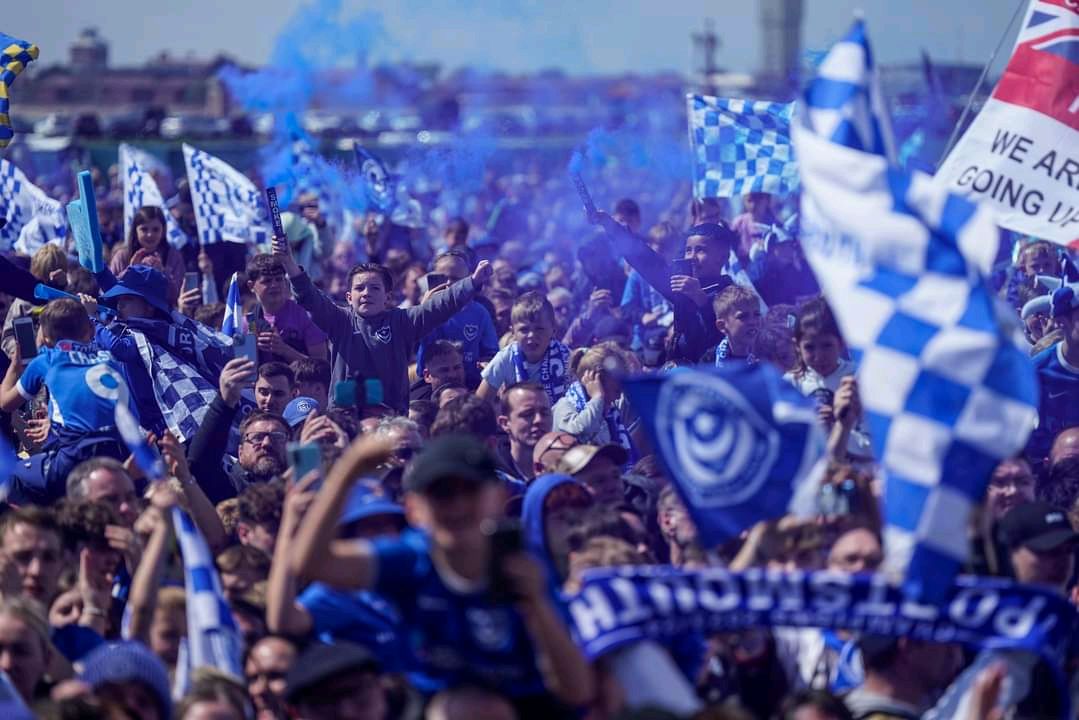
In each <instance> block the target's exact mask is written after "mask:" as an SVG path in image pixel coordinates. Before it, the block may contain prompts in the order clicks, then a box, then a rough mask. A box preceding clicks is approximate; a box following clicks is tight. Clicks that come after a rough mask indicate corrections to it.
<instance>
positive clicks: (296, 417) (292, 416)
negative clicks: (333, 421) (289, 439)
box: [281, 397, 320, 428]
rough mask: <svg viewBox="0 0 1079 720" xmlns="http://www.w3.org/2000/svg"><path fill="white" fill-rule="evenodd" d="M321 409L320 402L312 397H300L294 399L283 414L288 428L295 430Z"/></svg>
mask: <svg viewBox="0 0 1079 720" xmlns="http://www.w3.org/2000/svg"><path fill="white" fill-rule="evenodd" d="M319 409H320V408H319V406H318V400H315V399H314V398H310V397H298V398H292V400H290V401H289V404H288V405H286V406H285V411H284V412H283V413H281V414H282V416H283V417H284V418H285V422H286V423H288V426H289V427H290V428H294V427H296V426H297V425H299V424H300V423H302V422H303V421H304V420H306V419H307V416H308V415H310V414H311V413H313V412H317V411H318V410H319Z"/></svg>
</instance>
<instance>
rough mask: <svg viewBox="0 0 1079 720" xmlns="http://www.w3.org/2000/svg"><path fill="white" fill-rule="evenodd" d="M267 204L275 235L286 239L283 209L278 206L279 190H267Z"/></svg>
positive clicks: (270, 188)
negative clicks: (282, 215)
mask: <svg viewBox="0 0 1079 720" xmlns="http://www.w3.org/2000/svg"><path fill="white" fill-rule="evenodd" d="M266 204H267V205H269V206H270V223H271V224H272V225H273V234H274V236H275V237H279V238H281V239H282V240H284V239H285V226H284V225H282V224H281V207H280V206H279V205H278V204H277V190H274V189H273V188H272V187H269V188H266Z"/></svg>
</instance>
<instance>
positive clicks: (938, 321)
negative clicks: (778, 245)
mask: <svg viewBox="0 0 1079 720" xmlns="http://www.w3.org/2000/svg"><path fill="white" fill-rule="evenodd" d="M792 136H793V140H794V143H795V147H796V149H797V152H798V162H799V169H800V172H801V181H802V187H803V197H802V219H803V222H802V231H803V233H802V241H803V245H804V246H805V250H806V256H807V258H808V259H809V262H810V264H811V265H812V267H813V270H814V272H815V273H816V275H817V278H818V280H819V281H820V285H821V287H822V289H823V290H824V294H825V296H826V297H827V299H828V300H829V302H830V304H831V306H832V310H833V311H834V313H835V316H836V320H837V321H838V323H839V326H840V329H841V331H842V333H843V336H844V339H845V340H846V343H847V345H848V346H849V348H850V350H851V353H852V355H853V357H854V359H855V361H856V362H857V363H858V366H859V368H858V380H859V386H860V394H861V398H862V405H863V411H864V414H865V417H864V420H865V423H866V425H867V426H868V428H869V431H870V434H871V435H872V442H873V450H874V453H875V455H876V457H877V460H878V461H879V462H880V463H881V466H882V468H883V471H884V479H885V493H884V525H885V527H884V545H885V552H886V559H885V570H886V571H887V572H889V574H891V575H892V576H893V577H895V578H897V579H898V578H903V579H904V588H905V591H906V592H907V594H908V595H909V596H910V597H913V598H916V599H918V600H921V601H927V602H937V601H940V600H941V599H942V597H943V593H945V592H946V591H947V587H948V585H949V584H950V583H951V582H952V579H953V578H954V576H955V574H956V573H957V572H958V570H959V569H960V567H961V565H962V563H963V561H964V560H965V559H966V556H967V550H968V540H967V519H968V517H969V516H970V511H971V509H972V507H973V506H974V505H975V504H977V503H978V502H980V501H981V499H982V497H983V496H984V494H985V491H986V486H987V482H988V479H989V475H990V473H991V472H992V470H993V467H994V466H995V465H996V464H997V463H998V462H999V461H1000V460H1001V459H1002V458H1005V457H1009V456H1010V455H1012V454H1014V453H1015V452H1017V451H1018V450H1019V449H1020V448H1022V447H1023V445H1024V444H1025V442H1026V439H1027V436H1028V435H1029V434H1030V431H1031V428H1032V427H1033V425H1034V421H1035V420H1036V418H1037V381H1036V378H1035V373H1034V369H1033V366H1032V365H1031V363H1030V360H1029V358H1028V357H1027V356H1026V355H1025V354H1024V353H1022V352H1020V351H1019V350H1018V349H1017V348H1016V347H1015V346H1014V345H1013V344H1012V342H1011V341H1010V340H1009V337H1008V334H1007V333H1006V332H1005V331H1004V329H1003V328H1002V327H1001V326H1000V324H999V323H998V319H997V315H996V313H995V307H994V296H993V292H992V290H991V288H990V287H989V285H988V283H987V281H986V279H987V278H988V276H989V273H990V271H991V268H992V263H993V259H994V258H995V256H996V253H997V248H998V244H999V242H1000V235H999V232H998V229H997V227H996V225H995V223H994V219H993V216H992V214H991V212H990V211H989V209H988V208H985V207H979V206H976V205H973V204H972V203H970V202H968V201H967V200H964V199H963V198H960V197H958V196H955V195H951V194H949V193H947V192H945V191H944V190H943V189H941V188H940V187H939V186H938V185H937V184H936V183H935V182H934V181H933V179H932V178H931V177H929V176H928V175H925V174H923V173H915V174H913V175H910V174H907V173H906V172H903V171H901V170H899V169H898V168H896V167H895V165H894V160H893V158H894V152H893V151H892V147H891V133H890V129H889V123H888V116H887V113H886V112H885V111H884V104H883V101H882V99H881V95H880V90H879V87H878V85H877V80H876V73H875V68H874V65H873V60H872V55H871V53H870V48H869V43H868V40H867V38H866V32H865V27H864V24H863V23H862V22H861V21H860V20H859V21H856V22H855V23H854V25H853V27H852V28H851V30H850V32H849V33H848V34H847V35H846V37H844V38H843V39H842V40H841V41H840V42H838V43H837V44H836V45H835V46H834V47H833V48H832V50H831V51H830V52H829V53H828V55H827V57H825V59H824V61H823V62H822V63H821V65H820V67H819V69H818V75H817V77H816V78H814V79H813V80H812V81H811V82H810V83H809V84H808V86H807V88H806V91H805V95H804V105H802V106H800V108H799V113H798V117H796V118H795V120H794V123H793V126H792Z"/></svg>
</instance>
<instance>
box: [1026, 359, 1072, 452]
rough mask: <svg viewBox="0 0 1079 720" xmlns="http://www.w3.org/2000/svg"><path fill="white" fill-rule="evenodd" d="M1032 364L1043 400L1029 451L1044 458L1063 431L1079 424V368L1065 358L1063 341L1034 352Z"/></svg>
mask: <svg viewBox="0 0 1079 720" xmlns="http://www.w3.org/2000/svg"><path fill="white" fill-rule="evenodd" d="M1033 363H1034V368H1035V369H1036V370H1037V371H1038V383H1039V384H1040V385H1041V402H1040V404H1039V406H1038V407H1039V410H1038V427H1037V428H1036V429H1035V430H1034V432H1033V433H1032V434H1031V436H1030V443H1029V444H1028V445H1027V454H1028V455H1029V457H1030V458H1031V459H1033V460H1036V461H1041V460H1042V459H1043V458H1045V457H1046V456H1047V455H1048V454H1049V448H1050V447H1051V446H1052V444H1053V439H1054V438H1055V437H1056V436H1057V435H1058V434H1060V432H1061V431H1062V430H1066V429H1068V428H1070V427H1076V426H1079V367H1075V366H1073V365H1069V364H1068V362H1067V361H1066V360H1065V359H1064V349H1063V345H1062V344H1061V343H1057V344H1056V345H1054V346H1052V347H1050V348H1046V349H1045V350H1043V351H1042V352H1040V353H1038V354H1037V355H1035V356H1034V359H1033Z"/></svg>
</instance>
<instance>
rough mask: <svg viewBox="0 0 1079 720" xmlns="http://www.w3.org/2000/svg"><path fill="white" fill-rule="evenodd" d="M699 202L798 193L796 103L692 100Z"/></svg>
mask: <svg viewBox="0 0 1079 720" xmlns="http://www.w3.org/2000/svg"><path fill="white" fill-rule="evenodd" d="M686 104H687V106H688V107H687V111H688V114H689V143H690V146H691V148H692V150H693V196H694V197H698V198H704V197H741V196H742V195H745V194H746V193H750V192H768V193H775V194H779V195H786V194H788V193H790V192H791V191H792V190H794V189H795V188H797V187H798V165H797V164H796V163H795V161H794V150H793V148H792V147H791V139H790V125H791V110H792V108H793V107H794V106H793V105H792V104H790V103H777V102H767V101H761V100H744V99H740V98H738V99H729V98H717V97H709V96H707V95H687V96H686Z"/></svg>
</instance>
